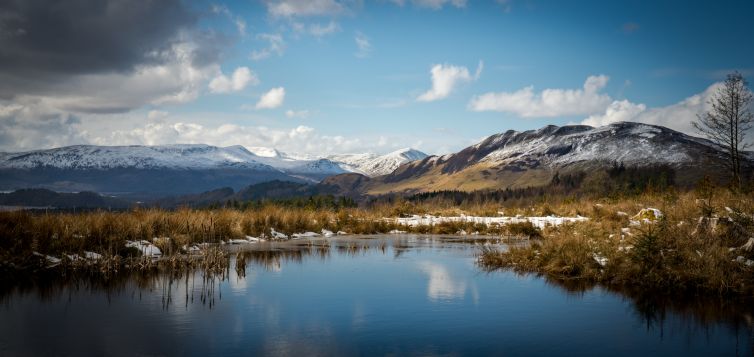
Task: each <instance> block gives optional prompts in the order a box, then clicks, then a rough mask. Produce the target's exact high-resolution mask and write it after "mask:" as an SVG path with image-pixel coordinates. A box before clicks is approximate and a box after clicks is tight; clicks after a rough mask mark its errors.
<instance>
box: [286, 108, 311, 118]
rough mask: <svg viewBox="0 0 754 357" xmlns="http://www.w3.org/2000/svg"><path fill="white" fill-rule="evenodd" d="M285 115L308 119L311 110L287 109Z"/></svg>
mask: <svg viewBox="0 0 754 357" xmlns="http://www.w3.org/2000/svg"><path fill="white" fill-rule="evenodd" d="M285 116H287V117H288V118H300V119H306V118H308V117H309V111H308V110H286V111H285Z"/></svg>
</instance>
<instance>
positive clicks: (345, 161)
mask: <svg viewBox="0 0 754 357" xmlns="http://www.w3.org/2000/svg"><path fill="white" fill-rule="evenodd" d="M425 157H427V154H425V153H423V152H421V151H419V150H415V149H411V148H406V149H400V150H397V151H393V152H391V153H388V154H385V155H377V154H341V155H330V156H328V157H327V158H328V159H330V160H331V161H334V162H337V163H340V164H342V165H341V166H342V167H343V168H345V169H346V170H348V171H351V172H356V173H360V174H364V175H367V176H381V175H387V174H389V173H391V172H393V171H394V170H395V169H396V168H398V166H400V165H402V164H405V163H407V162H412V161H416V160H421V159H423V158H425Z"/></svg>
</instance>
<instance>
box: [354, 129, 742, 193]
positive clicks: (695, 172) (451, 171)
mask: <svg viewBox="0 0 754 357" xmlns="http://www.w3.org/2000/svg"><path fill="white" fill-rule="evenodd" d="M724 155H725V154H724V151H723V150H722V148H721V147H719V146H717V145H716V144H714V143H712V142H711V141H708V140H706V139H701V138H697V137H692V136H689V135H686V134H683V133H680V132H677V131H674V130H671V129H668V128H665V127H661V126H654V125H647V124H641V123H634V122H620V123H614V124H611V125H607V126H603V127H598V128H594V127H591V126H585V125H568V126H562V127H558V126H554V125H549V126H546V127H543V128H541V129H539V130H528V131H524V132H518V131H514V130H509V131H506V132H503V133H500V134H495V135H492V136H489V137H487V138H486V139H484V140H482V141H481V142H479V143H478V144H476V145H473V146H470V147H467V148H466V149H464V150H461V151H459V152H457V153H455V154H448V155H444V156H430V157H427V158H424V159H422V160H418V161H414V162H411V163H407V164H404V165H402V166H400V167H399V168H398V169H396V170H395V171H393V172H392V173H390V174H389V175H386V176H384V177H379V178H377V179H376V180H372V181H371V182H370V184H369V185H370V188H369V189H368V190H369V191H370V192H372V193H385V192H391V191H430V190H444V189H451V190H478V189H498V188H506V187H527V186H537V185H541V184H545V183H547V182H549V180H550V179H551V178H552V176H553V174H554V173H555V172H561V173H565V172H569V171H577V170H582V171H590V170H591V169H595V168H600V167H607V166H608V165H613V164H614V163H616V162H621V163H623V164H624V165H630V166H639V167H648V166H657V165H668V166H670V167H673V168H674V169H675V170H676V173H677V175H676V176H677V179H678V180H680V181H686V182H692V181H693V180H697V179H699V178H701V177H702V176H703V175H705V174H707V173H708V172H720V170H719V167H718V166H719V163H720V162H721V159H722V158H724ZM747 155H748V154H747ZM749 157H750V156H749ZM745 165H749V166H751V161H748V162H747V163H745Z"/></svg>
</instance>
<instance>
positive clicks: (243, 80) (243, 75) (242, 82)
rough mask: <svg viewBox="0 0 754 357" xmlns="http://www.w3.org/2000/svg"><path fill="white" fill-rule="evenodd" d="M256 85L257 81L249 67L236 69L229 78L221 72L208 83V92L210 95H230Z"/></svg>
mask: <svg viewBox="0 0 754 357" xmlns="http://www.w3.org/2000/svg"><path fill="white" fill-rule="evenodd" d="M257 84H259V79H258V78H257V76H256V75H255V74H254V72H252V71H251V70H250V69H249V67H238V68H236V70H235V71H233V75H231V76H230V77H227V76H226V75H224V74H222V72H221V73H219V74H218V75H217V76H216V77H215V78H213V79H212V81H210V82H209V90H210V92H212V93H230V92H238V91H241V90H243V89H244V88H246V86H248V85H257Z"/></svg>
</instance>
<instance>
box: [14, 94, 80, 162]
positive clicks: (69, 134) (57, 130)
mask: <svg viewBox="0 0 754 357" xmlns="http://www.w3.org/2000/svg"><path fill="white" fill-rule="evenodd" d="M88 141H89V134H88V133H87V131H86V130H83V128H82V126H81V121H80V119H79V118H78V117H77V116H75V115H72V114H69V113H65V112H61V111H58V110H54V109H51V108H44V107H42V106H39V105H27V104H17V103H12V104H8V103H0V151H24V150H32V149H37V148H39V147H40V144H41V143H42V146H43V147H59V146H65V145H72V144H84V143H87V142H88Z"/></svg>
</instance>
